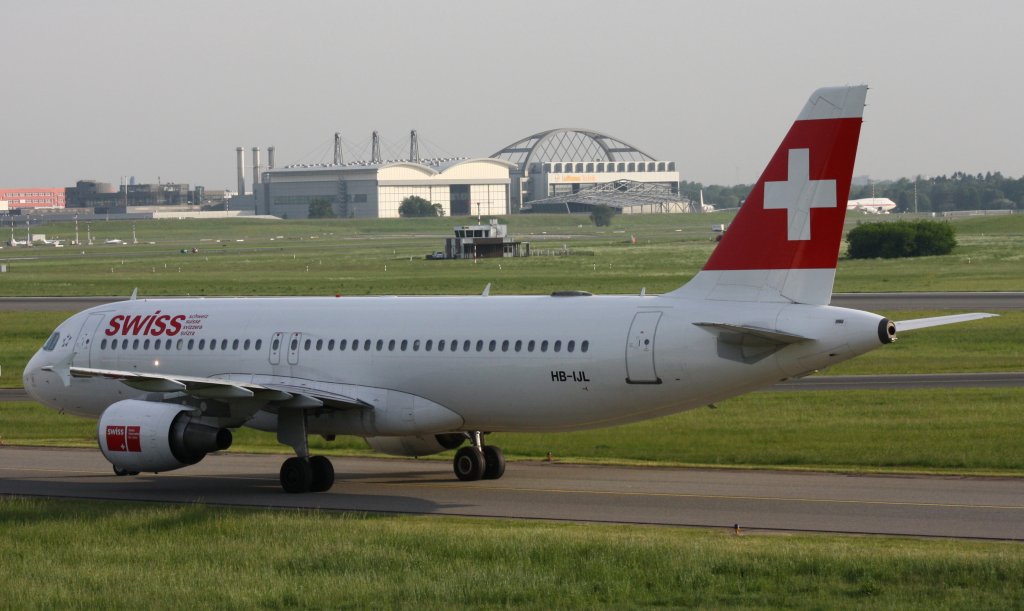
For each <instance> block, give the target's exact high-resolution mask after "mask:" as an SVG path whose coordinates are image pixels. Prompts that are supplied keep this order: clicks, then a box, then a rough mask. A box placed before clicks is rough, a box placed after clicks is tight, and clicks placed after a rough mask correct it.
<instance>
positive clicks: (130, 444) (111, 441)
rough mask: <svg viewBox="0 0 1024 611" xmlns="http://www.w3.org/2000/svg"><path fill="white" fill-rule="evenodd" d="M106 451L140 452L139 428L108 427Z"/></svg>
mask: <svg viewBox="0 0 1024 611" xmlns="http://www.w3.org/2000/svg"><path fill="white" fill-rule="evenodd" d="M107 450H109V451H111V452H141V451H142V432H141V427H138V426H122V425H112V426H108V427H107Z"/></svg>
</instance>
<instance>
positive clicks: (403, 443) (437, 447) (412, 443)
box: [366, 433, 466, 456]
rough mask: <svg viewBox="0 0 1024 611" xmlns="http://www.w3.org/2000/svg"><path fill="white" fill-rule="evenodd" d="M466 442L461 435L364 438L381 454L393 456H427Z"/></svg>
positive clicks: (443, 434) (452, 448) (464, 437)
mask: <svg viewBox="0 0 1024 611" xmlns="http://www.w3.org/2000/svg"><path fill="white" fill-rule="evenodd" d="M465 441H466V436H465V435H464V434H462V433H442V434H440V435H408V436H404V437H366V443H368V444H370V447H371V448H373V449H374V450H376V451H377V452H380V453H382V454H391V455H393V456H427V455H429V454H437V453H438V452H444V451H445V450H454V449H455V448H457V447H459V446H460V445H462V444H463V442H465Z"/></svg>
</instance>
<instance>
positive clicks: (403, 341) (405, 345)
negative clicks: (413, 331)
mask: <svg viewBox="0 0 1024 611" xmlns="http://www.w3.org/2000/svg"><path fill="white" fill-rule="evenodd" d="M408 346H409V340H407V339H403V340H402V352H405V349H406V348H407V347H408Z"/></svg>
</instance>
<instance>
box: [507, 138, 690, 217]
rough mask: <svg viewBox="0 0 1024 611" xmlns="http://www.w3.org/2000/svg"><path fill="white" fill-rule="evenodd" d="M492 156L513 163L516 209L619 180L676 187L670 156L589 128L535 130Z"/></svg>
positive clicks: (668, 187) (676, 181)
mask: <svg viewBox="0 0 1024 611" xmlns="http://www.w3.org/2000/svg"><path fill="white" fill-rule="evenodd" d="M491 157H492V158H494V159H501V160H505V161H509V162H511V163H514V164H515V165H516V168H515V169H514V170H512V172H511V173H510V176H509V178H510V181H511V193H510V195H511V200H512V201H511V204H512V208H513V210H514V211H518V210H521V209H522V208H523V206H524V205H525V204H527V203H528V202H529V201H531V200H535V199H543V198H548V197H555V196H562V195H569V194H573V193H578V192H579V191H580V189H586V188H588V187H593V186H595V185H601V184H605V183H610V182H615V181H619V180H628V181H634V182H637V183H651V184H656V185H661V186H663V187H665V188H666V189H668V190H669V192H670V193H676V194H677V193H678V192H679V172H677V171H676V164H675V162H674V161H659V160H658V159H656V158H655V157H654V156H652V155H650V154H649V153H646V152H644V151H642V150H640V149H638V148H637V147H635V146H633V145H631V144H629V143H627V142H625V141H624V140H620V139H619V138H616V137H614V136H610V135H608V134H604V133H601V132H598V131H594V130H591V129H583V128H569V127H562V128H557V129H550V130H547V131H543V132H538V133H536V134H533V135H531V136H527V137H526V138H523V139H522V140H518V141H516V142H514V143H512V144H510V145H508V146H506V147H505V148H503V149H501V150H500V151H498V152H497V153H494V154H493V155H491Z"/></svg>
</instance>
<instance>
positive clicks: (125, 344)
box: [121, 339, 128, 350]
mask: <svg viewBox="0 0 1024 611" xmlns="http://www.w3.org/2000/svg"><path fill="white" fill-rule="evenodd" d="M127 349H128V340H126V339H122V340H121V350H127Z"/></svg>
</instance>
